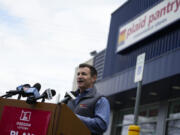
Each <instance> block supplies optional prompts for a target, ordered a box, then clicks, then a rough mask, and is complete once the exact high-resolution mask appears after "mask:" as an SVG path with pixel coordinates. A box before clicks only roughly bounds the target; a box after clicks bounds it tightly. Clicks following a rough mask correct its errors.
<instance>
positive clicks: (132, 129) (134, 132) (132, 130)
mask: <svg viewBox="0 0 180 135" xmlns="http://www.w3.org/2000/svg"><path fill="white" fill-rule="evenodd" d="M139 134H140V127H139V126H137V125H130V126H129V128H128V135H139Z"/></svg>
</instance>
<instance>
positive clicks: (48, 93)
mask: <svg viewBox="0 0 180 135" xmlns="http://www.w3.org/2000/svg"><path fill="white" fill-rule="evenodd" d="M55 95H56V91H55V90H53V89H47V90H45V91H44V92H43V94H42V95H41V96H39V97H29V98H27V100H26V103H28V104H35V103H36V101H37V100H39V99H42V101H41V102H44V101H45V99H48V100H51V99H52V97H53V96H55Z"/></svg>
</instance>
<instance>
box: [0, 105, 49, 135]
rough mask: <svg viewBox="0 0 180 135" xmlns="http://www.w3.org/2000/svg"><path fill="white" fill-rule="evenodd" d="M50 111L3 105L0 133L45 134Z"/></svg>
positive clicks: (20, 134)
mask: <svg viewBox="0 0 180 135" xmlns="http://www.w3.org/2000/svg"><path fill="white" fill-rule="evenodd" d="M50 117H51V112H48V111H42V110H33V109H25V108H17V107H10V106H4V108H3V113H2V116H1V120H0V135H46V133H47V129H48V125H49V121H50Z"/></svg>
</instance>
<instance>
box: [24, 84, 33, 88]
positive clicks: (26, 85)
mask: <svg viewBox="0 0 180 135" xmlns="http://www.w3.org/2000/svg"><path fill="white" fill-rule="evenodd" d="M23 87H28V88H30V87H31V85H30V84H24V85H23Z"/></svg>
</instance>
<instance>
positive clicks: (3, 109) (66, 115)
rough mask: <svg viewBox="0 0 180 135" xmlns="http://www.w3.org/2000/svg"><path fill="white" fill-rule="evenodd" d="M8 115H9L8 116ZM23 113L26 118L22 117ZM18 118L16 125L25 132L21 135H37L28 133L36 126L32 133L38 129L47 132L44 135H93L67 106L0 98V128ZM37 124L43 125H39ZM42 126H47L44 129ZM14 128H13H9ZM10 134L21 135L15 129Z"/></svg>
mask: <svg viewBox="0 0 180 135" xmlns="http://www.w3.org/2000/svg"><path fill="white" fill-rule="evenodd" d="M11 110H15V111H11ZM19 110H20V111H21V114H19V115H18V116H17V115H16V111H17V112H18V111H19ZM22 110H23V111H22ZM20 111H19V112H20ZM7 113H9V114H8V115H7ZM23 113H24V114H25V116H26V117H22V114H23ZM31 113H32V114H31ZM36 113H37V114H36ZM34 114H35V115H34ZM43 114H46V116H48V117H47V118H44V115H43ZM12 115H14V116H12ZM31 115H32V116H31ZM16 116H17V118H16V119H17V121H20V122H14V125H15V126H16V128H18V129H19V130H23V131H24V132H25V133H21V134H22V135H36V134H34V133H28V127H31V126H33V125H36V126H35V127H34V128H33V129H32V132H35V129H36V128H37V129H38V130H42V129H43V130H46V131H45V132H43V135H91V133H90V131H89V129H88V128H87V127H86V126H85V124H84V123H82V121H81V120H80V119H79V118H77V117H76V115H75V114H74V113H73V112H72V111H71V110H70V109H69V108H68V107H67V106H66V105H65V104H51V103H40V102H37V103H36V104H33V105H30V104H27V103H26V102H25V101H22V100H16V99H4V98H0V124H1V125H0V126H1V127H3V129H4V127H5V122H6V121H7V123H8V125H10V122H11V121H12V120H11V118H13V119H15V118H14V117H16ZM49 116H50V117H49ZM5 117H6V118H5ZM9 117H10V118H9ZM7 118H9V121H10V122H8V119H7ZM24 118H26V119H24ZM48 118H49V119H48ZM31 119H34V123H33V122H31V121H32V120H31ZM39 119H40V120H39ZM44 119H47V120H48V124H47V123H46V122H47V121H45V122H43V121H44ZM3 120H4V121H5V122H4V123H2V121H3ZM28 122H29V123H28ZM32 123H33V124H32ZM37 123H41V124H40V125H37ZM42 125H47V126H45V127H44V126H43V127H42ZM12 127H13V126H11V127H9V128H12ZM5 128H7V127H5ZM8 132H12V133H8V134H9V135H21V134H20V133H19V132H18V131H14V129H13V128H12V131H8ZM0 134H1V131H0ZM38 135H42V134H38Z"/></svg>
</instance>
